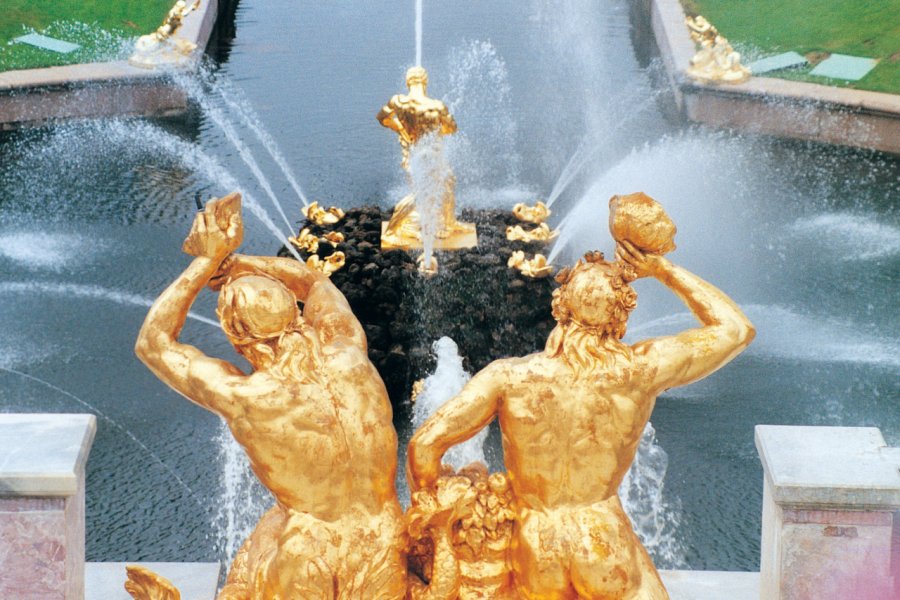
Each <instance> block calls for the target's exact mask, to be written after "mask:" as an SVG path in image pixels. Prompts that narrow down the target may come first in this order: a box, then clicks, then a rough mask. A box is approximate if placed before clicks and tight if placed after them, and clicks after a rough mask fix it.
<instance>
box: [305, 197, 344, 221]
mask: <svg viewBox="0 0 900 600" xmlns="http://www.w3.org/2000/svg"><path fill="white" fill-rule="evenodd" d="M303 214H304V215H305V216H306V218H307V219H308V220H309V221H310V222H311V223H315V224H316V225H334V224H335V223H337V222H338V221H340V220H341V219H343V218H344V216H345V213H344V211H343V210H341V209H340V208H338V207H336V206H332V207H329V208H323V207H321V206H319V203H318V202H313V203H312V204H310V205H309V206H307V207H306V208H305V209H304V210H303Z"/></svg>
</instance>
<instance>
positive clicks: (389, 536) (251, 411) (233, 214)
mask: <svg viewBox="0 0 900 600" xmlns="http://www.w3.org/2000/svg"><path fill="white" fill-rule="evenodd" d="M234 204H235V202H234V196H232V197H230V198H226V199H223V200H222V201H213V202H210V203H209V204H208V205H207V207H206V210H204V211H203V212H201V213H200V214H198V215H197V217H196V220H195V221H194V225H193V228H192V230H191V232H190V235H189V236H188V238H187V240H186V242H185V248H186V249H187V250H188V251H189V252H190V253H191V254H194V255H195V256H196V258H195V259H194V260H193V261H192V262H191V264H190V265H189V266H188V267H187V269H186V270H185V271H184V272H183V273H182V274H181V275H180V276H179V277H178V278H177V279H176V280H175V281H174V282H173V283H172V284H171V285H170V286H169V287H168V288H167V289H166V290H165V291H164V292H163V293H162V295H161V296H160V297H159V299H158V300H157V301H156V302H155V303H154V304H153V306H152V308H151V309H150V312H149V314H148V315H147V319H146V321H145V322H144V326H143V327H142V328H141V332H140V335H139V337H138V341H137V345H136V351H137V354H138V356H139V357H140V358H141V360H142V361H143V362H144V363H145V364H146V365H147V366H148V367H149V368H150V370H152V371H153V372H154V373H155V374H156V375H157V376H158V377H159V378H160V379H162V380H163V381H164V382H166V383H167V384H168V385H169V386H171V387H172V388H174V389H175V390H176V391H178V392H179V393H181V394H182V395H183V396H185V397H186V398H188V399H189V400H191V401H192V402H195V403H196V404H199V405H200V406H202V407H204V408H206V409H208V410H210V411H212V412H214V413H216V414H217V415H219V416H221V417H222V418H223V419H225V421H226V422H227V423H228V426H229V427H230V429H231V431H232V433H233V434H234V437H235V439H236V440H237V441H238V442H239V443H240V444H241V446H242V447H243V448H244V450H245V451H246V452H247V455H248V457H249V458H250V463H251V467H252V468H253V471H254V473H256V475H257V477H258V478H259V480H260V481H261V482H262V483H263V485H265V486H266V488H268V489H269V490H270V491H271V492H272V494H273V496H274V497H275V500H276V502H277V504H276V506H275V508H273V509H272V510H271V511H269V513H267V514H266V516H265V517H263V519H262V520H261V522H260V524H259V525H258V526H257V530H256V531H255V532H254V534H253V535H252V536H251V537H250V539H249V540H248V541H247V543H245V545H244V547H243V548H242V549H241V551H240V552H239V554H238V557H237V558H236V559H235V563H234V565H233V567H232V571H231V573H230V575H229V578H228V584H227V586H226V588H225V589H224V590H223V591H222V593H221V594H220V596H219V598H220V599H222V600H224V599H228V600H238V599H240V600H251V599H253V600H262V599H265V600H296V599H300V598H304V599H306V598H309V599H313V598H315V599H318V598H323V599H324V598H328V599H338V598H339V599H346V600H351V599H352V600H372V599H379V600H395V599H401V598H403V597H404V596H405V589H406V565H405V558H404V556H403V550H404V548H403V542H402V538H403V522H402V511H401V509H400V505H399V503H398V501H397V494H396V491H395V488H394V476H395V473H396V456H397V436H396V433H395V431H394V428H393V425H392V422H391V405H390V402H389V400H388V395H387V392H386V390H385V387H384V384H383V383H382V380H381V377H380V376H379V375H378V373H377V371H376V370H375V368H374V366H373V365H372V364H371V363H370V362H369V360H368V358H367V354H366V338H365V335H364V333H363V329H362V327H361V326H360V324H359V322H358V321H357V320H356V318H355V317H354V316H353V313H352V312H351V311H350V306H349V305H348V304H347V301H346V300H345V299H344V297H343V295H341V293H340V292H339V291H338V289H337V288H336V287H335V286H334V285H333V284H332V283H331V282H330V281H329V280H328V278H327V277H325V276H324V275H322V274H321V273H319V272H317V271H315V270H311V269H309V268H307V267H306V266H305V265H304V264H303V263H300V262H297V261H294V260H289V259H281V258H263V257H252V256H241V255H238V254H232V253H233V252H234V251H235V250H236V249H237V248H238V246H239V245H240V243H241V238H242V223H241V218H240V214H239V205H238V207H237V209H236V210H235V209H234ZM229 206H230V207H231V208H229ZM207 285H209V286H211V287H213V288H214V289H218V288H219V287H220V288H221V290H220V292H219V300H218V309H217V314H218V316H219V319H220V320H221V322H222V328H223V329H224V331H225V334H226V335H227V336H228V339H229V340H230V341H231V343H232V344H233V345H234V348H235V350H237V352H238V353H239V354H241V355H243V356H244V357H245V358H246V359H247V360H248V361H249V363H250V365H251V366H252V371H251V372H250V373H244V372H242V371H241V370H240V369H239V368H238V367H236V366H235V365H233V364H231V363H229V362H226V361H224V360H219V359H216V358H212V357H210V356H206V355H205V354H204V353H203V352H201V351H200V350H198V349H197V348H195V347H193V346H190V345H188V344H185V343H182V342H180V341H179V340H178V337H179V334H180V332H181V329H182V327H183V325H184V322H185V318H186V317H187V313H188V310H189V308H190V307H191V305H192V304H193V302H194V300H195V299H196V298H197V296H198V294H199V293H200V292H201V291H202V290H203V288H204V287H206V286H207ZM298 301H299V302H302V303H303V305H304V308H303V311H302V312H301V310H300V309H299V308H298V305H297V302H298ZM142 576H146V573H139V572H135V573H132V580H133V582H135V583H132V587H140V585H142V584H141V583H140V580H141V577H142ZM138 597H140V596H138ZM150 597H152V596H150Z"/></svg>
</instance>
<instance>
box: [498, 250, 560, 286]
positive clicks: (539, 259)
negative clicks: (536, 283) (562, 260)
mask: <svg viewBox="0 0 900 600" xmlns="http://www.w3.org/2000/svg"><path fill="white" fill-rule="evenodd" d="M506 266H508V267H509V268H510V269H516V270H517V271H519V272H520V273H522V275H524V276H525V277H530V278H532V279H541V278H543V277H547V276H548V275H550V274H551V273H553V265H551V264H550V263H548V262H547V257H546V256H544V255H543V254H535V255H534V258H532V259H526V258H525V252H523V251H522V250H516V251H515V252H513V253H512V254H511V255H510V257H509V260H508V261H506Z"/></svg>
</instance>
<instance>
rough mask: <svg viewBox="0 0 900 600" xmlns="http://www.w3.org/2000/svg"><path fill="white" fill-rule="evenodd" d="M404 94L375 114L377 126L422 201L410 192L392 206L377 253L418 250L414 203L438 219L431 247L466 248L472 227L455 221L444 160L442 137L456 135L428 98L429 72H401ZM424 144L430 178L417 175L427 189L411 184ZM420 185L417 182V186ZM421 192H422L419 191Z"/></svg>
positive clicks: (472, 241)
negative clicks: (394, 146)
mask: <svg viewBox="0 0 900 600" xmlns="http://www.w3.org/2000/svg"><path fill="white" fill-rule="evenodd" d="M406 85H407V86H408V87H409V93H408V94H398V95H396V96H394V97H392V98H391V99H390V100H389V101H388V103H387V104H386V105H385V106H384V107H382V109H381V111H379V113H378V117H377V118H378V122H379V123H381V124H382V125H383V126H384V127H387V128H388V129H390V130H392V131H395V132H396V133H397V139H398V140H399V142H400V148H401V150H402V153H403V157H402V159H401V165H402V167H403V169H404V170H405V171H406V173H407V179H408V180H409V182H410V187H411V188H412V189H414V190H415V189H416V187H425V188H427V189H428V190H429V191H428V193H427V194H426V195H427V197H424V198H417V197H416V193H415V191H414V192H413V193H412V194H409V195H407V196H406V197H404V198H403V199H402V200H400V202H399V203H397V206H395V207H394V212H393V214H392V215H391V219H390V221H388V222H387V223H384V224H383V226H382V232H381V241H382V248H384V249H386V250H387V249H393V248H402V249H410V248H420V247H422V233H423V232H422V227H423V223H422V214H421V211H422V208H421V207H420V206H417V203H419V204H421V203H429V204H435V205H437V206H434V207H432V208H433V209H434V210H433V212H434V213H435V214H434V216H435V217H436V218H437V221H438V222H437V223H436V231H435V235H436V238H437V239H436V240H435V247H436V248H441V249H458V248H471V247H473V246H475V245H476V243H477V236H476V233H475V226H474V225H472V224H471V223H461V222H460V221H458V220H457V219H456V197H455V187H456V178H455V177H454V175H453V171H452V170H451V169H450V167H449V166H448V165H446V163H445V162H444V160H443V149H442V144H441V137H442V136H445V135H451V134H453V133H456V121H454V120H453V116H452V115H451V114H450V111H449V110H447V107H446V106H445V105H444V103H443V102H441V101H440V100H436V99H434V98H429V97H428V94H427V87H428V72H427V71H425V69H423V68H422V67H412V68H411V69H409V70H408V71H407V72H406ZM420 142H421V143H427V144H428V145H429V148H428V150H431V154H430V158H429V162H430V163H432V165H431V167H432V168H431V171H432V172H430V173H427V174H423V175H421V178H424V179H426V180H427V181H426V182H425V183H427V185H424V186H416V185H414V183H415V182H414V177H413V174H412V172H411V164H410V161H411V156H412V154H413V152H415V150H416V145H417V144H419V143H420ZM420 183H421V182H420ZM419 191H420V193H421V190H419Z"/></svg>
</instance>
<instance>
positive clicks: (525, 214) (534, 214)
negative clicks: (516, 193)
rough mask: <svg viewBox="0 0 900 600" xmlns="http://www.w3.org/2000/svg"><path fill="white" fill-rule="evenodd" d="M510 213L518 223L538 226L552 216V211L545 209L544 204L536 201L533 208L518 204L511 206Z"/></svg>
mask: <svg viewBox="0 0 900 600" xmlns="http://www.w3.org/2000/svg"><path fill="white" fill-rule="evenodd" d="M512 213H513V215H514V216H515V217H516V218H517V219H518V220H520V221H524V222H525V223H534V224H535V225H540V224H541V223H543V222H544V221H546V220H547V218H548V217H549V216H550V215H551V214H552V211H551V210H550V209H549V208H547V205H546V204H544V203H543V202H541V201H540V200H538V202H537V204H535V205H534V206H528V205H527V204H524V203H522V202H519V203H518V204H516V205H515V206H513V209H512Z"/></svg>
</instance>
